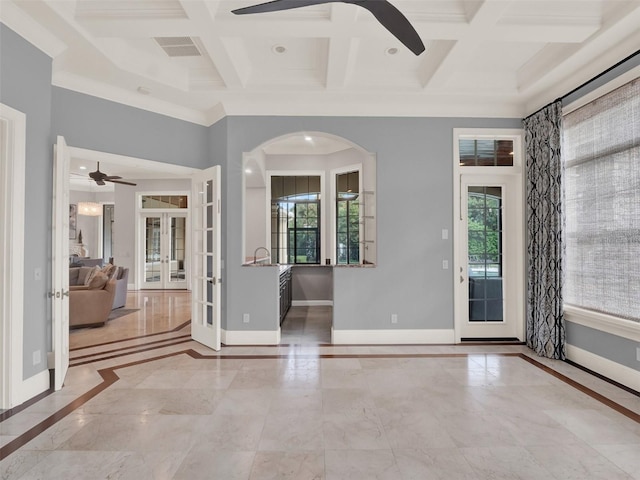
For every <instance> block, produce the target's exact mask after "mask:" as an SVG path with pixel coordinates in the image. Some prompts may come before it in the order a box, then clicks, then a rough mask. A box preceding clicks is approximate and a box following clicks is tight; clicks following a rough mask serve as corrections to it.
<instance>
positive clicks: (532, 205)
mask: <svg viewBox="0 0 640 480" xmlns="http://www.w3.org/2000/svg"><path fill="white" fill-rule="evenodd" d="M524 129H525V158H526V172H527V185H526V192H527V193H526V195H527V199H526V214H527V306H526V307H527V311H526V337H527V340H526V341H527V346H528V347H529V348H531V349H533V350H534V351H535V352H536V353H537V354H538V355H540V356H542V357H547V358H553V359H558V360H564V359H565V323H564V312H563V307H562V303H563V298H562V279H563V271H562V257H563V223H564V222H563V207H562V198H563V193H562V178H563V164H562V160H561V156H560V150H561V148H560V145H561V138H562V135H561V134H562V132H561V129H562V103H561V102H560V101H557V102H555V103H553V104H551V105H549V106H547V107H545V108H543V109H542V110H540V111H539V112H537V113H535V114H533V115H531V116H530V117H527V118H526V119H525V120H524Z"/></svg>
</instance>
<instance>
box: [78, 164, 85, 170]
mask: <svg viewBox="0 0 640 480" xmlns="http://www.w3.org/2000/svg"><path fill="white" fill-rule="evenodd" d="M78 168H79V169H80V170H86V169H87V167H85V166H84V165H80V166H79V167H78Z"/></svg>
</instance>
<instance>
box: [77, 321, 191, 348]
mask: <svg viewBox="0 0 640 480" xmlns="http://www.w3.org/2000/svg"><path fill="white" fill-rule="evenodd" d="M189 325H191V320H187V321H186V322H184V323H182V324H180V325H178V326H177V327H175V328H173V329H171V330H167V331H164V332H156V333H149V334H147V335H138V336H137V337H129V338H122V339H120V340H111V341H110V342H104V343H94V344H93V345H85V346H83V347H75V348H70V349H69V351H70V352H77V351H78V350H85V349H87V348H95V347H104V346H105V345H113V344H115V343H122V342H129V341H131V340H139V339H141V338H150V337H156V336H158V335H169V334H170V333H176V332H179V331H180V330H182V329H183V328H185V327H187V326H189ZM171 338H172V337H171Z"/></svg>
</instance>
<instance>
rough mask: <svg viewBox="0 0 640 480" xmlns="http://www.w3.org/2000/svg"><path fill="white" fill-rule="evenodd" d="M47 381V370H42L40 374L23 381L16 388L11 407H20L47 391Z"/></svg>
mask: <svg viewBox="0 0 640 480" xmlns="http://www.w3.org/2000/svg"><path fill="white" fill-rule="evenodd" d="M49 380H50V376H49V370H43V371H42V372H40V373H36V374H35V375H34V376H33V377H29V378H27V379H26V380H23V381H22V382H21V383H20V384H19V385H17V386H16V387H17V388H16V391H15V392H14V402H13V406H18V405H21V404H23V403H24V402H26V401H27V400H31V399H32V398H33V397H35V396H37V395H40V394H41V393H42V392H45V391H47V390H49V386H50V384H49Z"/></svg>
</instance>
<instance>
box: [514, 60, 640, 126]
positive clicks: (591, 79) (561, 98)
mask: <svg viewBox="0 0 640 480" xmlns="http://www.w3.org/2000/svg"><path fill="white" fill-rule="evenodd" d="M637 55H640V50H636V51H635V52H633V53H632V54H631V55H629V56H628V57H626V58H623V59H622V60H620V61H619V62H618V63H616V64H615V65H612V66H610V67H609V68H607V69H606V70H604V71H603V72H600V73H599V74H598V75H596V76H595V77H592V78H590V79H589V80H587V81H586V82H584V83H583V84H581V85H578V86H577V87H576V88H574V89H573V90H571V91H570V92H568V93H565V94H564V95H562V96H561V97H558V98H556V99H555V100H554V101H553V102H549V103H547V104H546V105H545V106H543V107H540V108H539V109H538V110H536V111H535V112H533V113H532V114H530V115H527V116H526V117H524V120H526V119H527V118H529V117H533V116H534V115H536V114H538V113H540V112H541V111H542V110H544V109H545V108H547V107H548V106H550V105H553V104H554V103H556V102H561V101H562V100H564V99H565V98H567V97H568V96H569V95H573V94H574V93H576V92H577V91H578V90H580V89H581V88H584V87H586V86H587V85H589V84H590V83H592V82H595V81H596V80H598V79H599V78H600V77H602V76H603V75H606V74H607V73H609V72H610V71H611V70H613V69H615V68H618V67H619V66H620V65H623V64H624V63H626V62H628V61H629V60H631V59H632V58H633V57H635V56H637Z"/></svg>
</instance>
